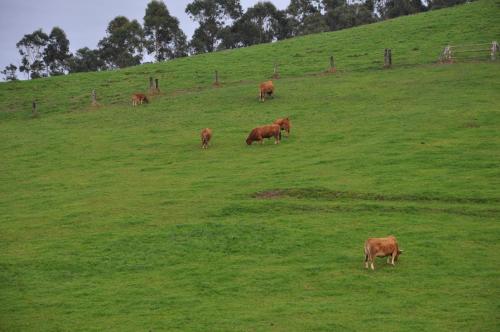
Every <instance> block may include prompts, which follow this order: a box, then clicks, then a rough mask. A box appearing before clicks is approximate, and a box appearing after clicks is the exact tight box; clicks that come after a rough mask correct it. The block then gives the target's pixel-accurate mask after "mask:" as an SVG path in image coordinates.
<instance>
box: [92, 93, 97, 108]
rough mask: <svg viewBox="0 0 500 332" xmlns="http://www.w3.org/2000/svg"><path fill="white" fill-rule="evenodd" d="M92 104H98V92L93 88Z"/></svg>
mask: <svg viewBox="0 0 500 332" xmlns="http://www.w3.org/2000/svg"><path fill="white" fill-rule="evenodd" d="M92 106H94V107H95V106H97V96H96V92H95V89H93V90H92Z"/></svg>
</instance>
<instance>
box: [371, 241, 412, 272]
mask: <svg viewBox="0 0 500 332" xmlns="http://www.w3.org/2000/svg"><path fill="white" fill-rule="evenodd" d="M402 252H403V251H402V250H399V247H398V241H397V240H396V238H395V237H394V236H392V235H391V236H388V237H381V238H370V239H368V240H366V242H365V268H368V264H370V265H371V268H372V270H375V266H374V265H373V262H374V261H375V257H387V256H389V257H388V258H387V263H390V264H392V265H394V262H396V261H397V260H398V257H399V255H401V253H402Z"/></svg>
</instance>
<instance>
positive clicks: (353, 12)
mask: <svg viewBox="0 0 500 332" xmlns="http://www.w3.org/2000/svg"><path fill="white" fill-rule="evenodd" d="M369 8H370V7H369V6H365V5H364V4H357V3H354V4H350V5H348V4H345V5H341V6H336V7H334V8H333V9H329V10H328V11H327V12H326V15H325V21H326V24H327V26H328V28H329V30H331V31H336V30H341V29H346V28H351V27H355V26H358V25H363V24H369V23H373V22H375V21H376V19H375V16H374V14H373V13H372V11H371V10H370V9H369Z"/></svg>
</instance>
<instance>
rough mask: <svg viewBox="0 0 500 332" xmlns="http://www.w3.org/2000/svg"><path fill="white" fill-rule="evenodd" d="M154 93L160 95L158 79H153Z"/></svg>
mask: <svg viewBox="0 0 500 332" xmlns="http://www.w3.org/2000/svg"><path fill="white" fill-rule="evenodd" d="M155 92H156V93H160V84H159V79H157V78H155Z"/></svg>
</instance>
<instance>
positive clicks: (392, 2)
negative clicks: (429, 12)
mask: <svg viewBox="0 0 500 332" xmlns="http://www.w3.org/2000/svg"><path fill="white" fill-rule="evenodd" d="M377 9H378V11H379V13H380V15H381V16H382V18H384V19H387V18H394V17H398V16H404V15H410V14H416V13H419V12H422V11H425V10H426V6H425V5H424V4H423V2H422V0H379V1H377Z"/></svg>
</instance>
